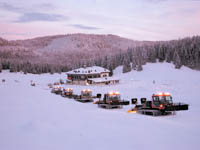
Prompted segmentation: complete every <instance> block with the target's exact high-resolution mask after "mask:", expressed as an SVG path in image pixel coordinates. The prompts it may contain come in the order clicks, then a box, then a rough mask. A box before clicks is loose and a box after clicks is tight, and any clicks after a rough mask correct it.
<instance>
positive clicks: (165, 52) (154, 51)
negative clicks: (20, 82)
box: [0, 36, 200, 74]
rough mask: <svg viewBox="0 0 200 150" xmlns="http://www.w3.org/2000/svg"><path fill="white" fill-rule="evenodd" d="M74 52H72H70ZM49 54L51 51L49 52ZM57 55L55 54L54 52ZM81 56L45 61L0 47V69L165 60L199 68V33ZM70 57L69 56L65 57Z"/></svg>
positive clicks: (137, 66) (126, 66)
mask: <svg viewBox="0 0 200 150" xmlns="http://www.w3.org/2000/svg"><path fill="white" fill-rule="evenodd" d="M74 53H76V52H74ZM52 55H53V54H52ZM57 55H58V54H57ZM90 55H91V56H92V57H90V58H88V57H87V58H85V57H84V56H82V55H80V54H77V55H76V54H74V55H73V56H68V57H62V55H60V56H57V60H54V61H53V62H52V61H47V60H48V57H47V58H45V61H44V58H42V57H35V56H27V55H22V56H21V55H20V56H15V55H13V53H12V52H7V51H0V72H1V70H2V69H10V72H19V71H22V72H24V73H34V74H40V73H55V72H58V73H60V72H66V71H69V70H71V69H75V68H79V67H83V66H84V65H87V66H93V65H97V66H102V67H105V68H107V69H110V70H111V71H112V70H113V69H115V68H116V67H118V66H120V65H123V72H124V73H125V72H129V71H131V70H132V69H134V70H137V71H141V70H142V66H143V65H145V64H146V63H147V62H152V63H155V62H157V61H159V62H164V61H166V62H169V63H173V64H174V65H175V68H177V69H179V68H181V66H187V67H189V68H192V69H197V70H199V69H200V37H199V36H194V37H191V38H184V39H180V40H173V41H161V42H154V43H152V44H148V45H145V44H143V45H142V46H137V47H134V48H131V47H130V48H128V49H127V51H117V52H115V53H112V54H109V55H106V56H105V55H95V54H90ZM70 57H71V59H69V58H70Z"/></svg>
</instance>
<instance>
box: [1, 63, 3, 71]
mask: <svg viewBox="0 0 200 150" xmlns="http://www.w3.org/2000/svg"><path fill="white" fill-rule="evenodd" d="M2 69H3V67H2V64H1V63H0V72H2Z"/></svg>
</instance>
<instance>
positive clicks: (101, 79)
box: [88, 77, 119, 83]
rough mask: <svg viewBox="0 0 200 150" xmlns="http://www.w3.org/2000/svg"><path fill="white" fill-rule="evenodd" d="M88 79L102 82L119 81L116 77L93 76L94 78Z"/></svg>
mask: <svg viewBox="0 0 200 150" xmlns="http://www.w3.org/2000/svg"><path fill="white" fill-rule="evenodd" d="M88 80H90V81H93V82H95V83H101V82H107V81H119V79H118V78H114V77H106V78H92V79H88Z"/></svg>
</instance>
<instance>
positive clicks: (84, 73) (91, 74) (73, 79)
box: [67, 66, 119, 85]
mask: <svg viewBox="0 0 200 150" xmlns="http://www.w3.org/2000/svg"><path fill="white" fill-rule="evenodd" d="M109 74H110V71H109V70H108V69H105V68H102V67H99V66H93V67H84V68H79V69H75V70H72V71H69V72H67V83H69V84H82V85H89V84H115V83H119V80H118V79H116V78H113V77H109Z"/></svg>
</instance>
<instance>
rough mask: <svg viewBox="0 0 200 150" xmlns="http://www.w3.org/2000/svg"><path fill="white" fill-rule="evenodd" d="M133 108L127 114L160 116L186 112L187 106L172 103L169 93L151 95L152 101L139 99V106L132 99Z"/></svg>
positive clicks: (135, 100)
mask: <svg viewBox="0 0 200 150" xmlns="http://www.w3.org/2000/svg"><path fill="white" fill-rule="evenodd" d="M132 104H135V107H134V108H133V109H131V110H129V111H128V112H129V113H140V114H145V115H153V116H162V115H170V114H175V112H176V111H181V110H188V107H189V105H188V104H184V103H173V101H172V96H171V94H170V93H164V92H161V93H158V94H153V95H152V100H150V101H147V100H146V98H141V105H138V102H137V99H136V98H134V99H132Z"/></svg>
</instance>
